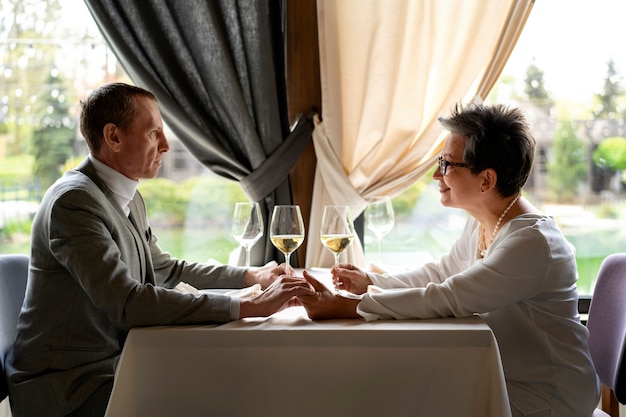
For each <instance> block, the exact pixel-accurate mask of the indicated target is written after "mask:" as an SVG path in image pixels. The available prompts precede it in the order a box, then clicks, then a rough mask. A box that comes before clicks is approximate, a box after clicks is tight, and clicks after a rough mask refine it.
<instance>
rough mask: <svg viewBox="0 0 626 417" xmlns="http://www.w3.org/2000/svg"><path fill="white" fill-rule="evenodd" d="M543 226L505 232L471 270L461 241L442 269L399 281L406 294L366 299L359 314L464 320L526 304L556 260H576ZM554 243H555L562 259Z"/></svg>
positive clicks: (378, 293)
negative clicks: (507, 307)
mask: <svg viewBox="0 0 626 417" xmlns="http://www.w3.org/2000/svg"><path fill="white" fill-rule="evenodd" d="M511 223H512V222H509V223H507V226H511ZM542 223H543V222H542V221H541V220H540V221H533V223H532V225H530V226H525V227H507V229H506V231H507V232H508V233H503V232H505V229H504V228H503V230H501V233H500V235H499V236H498V237H497V238H496V241H494V243H493V248H492V249H493V250H492V252H491V253H490V254H489V255H488V257H487V258H485V259H483V260H476V259H475V261H474V262H473V263H470V264H468V263H467V261H468V258H467V256H468V255H469V253H468V252H467V251H466V250H465V251H464V250H463V249H462V248H463V244H462V239H460V240H459V241H457V243H456V244H455V248H454V249H453V251H452V252H451V253H450V254H449V255H447V256H446V257H445V258H443V259H442V260H441V261H440V262H439V264H429V265H426V266H425V267H424V268H421V269H419V270H416V271H413V272H412V273H407V274H404V275H402V276H398V277H396V278H395V279H397V280H402V281H403V282H405V283H406V285H405V286H404V288H398V287H396V288H393V289H390V290H378V291H370V292H368V293H367V294H365V295H364V297H363V300H362V301H361V303H360V304H359V306H358V308H357V311H358V313H359V314H360V315H362V316H363V317H364V318H365V319H366V320H376V319H389V318H395V319H409V318H435V317H449V316H456V317H464V316H470V315H472V314H474V313H484V312H489V311H493V310H496V309H498V308H501V307H503V306H506V305H508V304H511V303H515V302H518V301H521V300H525V299H528V298H530V297H532V296H534V295H536V294H537V293H539V292H540V291H541V288H542V286H543V284H544V281H545V280H546V277H547V276H548V275H549V273H550V268H551V267H553V257H554V256H555V255H558V256H559V257H563V259H570V258H571V257H573V256H574V254H573V253H572V251H571V249H570V248H569V246H568V245H566V244H559V243H558V242H561V241H564V239H563V238H562V236H560V232H559V231H558V229H556V228H547V229H546V228H545V227H544V228H542V227H541V224H542ZM511 229H514V230H511ZM466 232H467V229H466ZM470 235H471V234H470ZM463 236H466V237H467V236H468V235H467V233H464V234H463ZM550 242H556V243H557V245H556V248H557V249H559V251H558V253H555V252H554V248H552V247H551V244H550ZM465 246H466V247H470V246H471V245H465ZM474 257H475V255H474ZM555 264H560V265H571V263H568V262H560V263H555ZM465 265H467V267H465V268H463V267H464V266H465ZM450 272H452V273H451V274H449V275H448V273H450ZM567 272H569V273H573V274H575V271H569V270H568V271H567ZM394 282H395V281H394ZM424 283H425V285H423V284H424ZM414 284H422V285H419V286H417V285H414Z"/></svg>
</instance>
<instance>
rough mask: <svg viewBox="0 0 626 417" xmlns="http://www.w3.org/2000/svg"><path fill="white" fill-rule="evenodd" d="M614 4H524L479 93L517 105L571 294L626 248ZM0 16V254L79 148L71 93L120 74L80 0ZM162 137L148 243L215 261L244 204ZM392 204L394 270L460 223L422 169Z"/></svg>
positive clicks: (431, 252) (41, 1)
mask: <svg viewBox="0 0 626 417" xmlns="http://www.w3.org/2000/svg"><path fill="white" fill-rule="evenodd" d="M622 3H623V2H622V0H601V1H597V2H593V3H590V2H588V1H586V0H551V1H544V2H536V3H535V6H534V9H533V11H532V13H531V15H530V18H529V20H528V23H527V25H526V28H525V30H524V32H523V33H522V35H521V37H520V39H519V42H518V44H517V47H516V49H515V50H514V51H513V53H512V55H511V57H510V60H509V63H508V64H507V66H506V68H505V69H504V72H503V74H502V76H501V78H500V80H499V81H498V83H497V85H496V86H495V87H494V89H493V91H492V92H491V94H490V96H489V98H488V99H487V101H491V102H504V103H511V104H514V105H519V106H521V107H523V108H524V109H525V111H526V112H527V114H528V115H529V118H530V119H531V121H532V123H533V126H534V127H535V130H536V134H537V139H538V148H537V155H536V164H535V169H534V172H533V174H532V176H531V178H530V180H529V182H528V184H527V187H526V188H525V190H524V193H525V195H526V196H527V197H529V199H530V200H531V201H532V202H533V203H534V204H536V205H537V206H538V207H539V208H541V209H542V210H543V211H544V212H545V213H547V214H551V215H554V216H555V217H556V219H557V220H558V222H559V224H560V225H561V227H562V229H563V231H564V233H565V235H566V237H567V238H568V239H569V240H570V241H571V242H572V243H573V244H574V245H575V246H576V250H577V256H578V266H579V275H580V285H579V288H580V291H581V292H583V293H590V292H591V291H592V290H593V280H594V278H595V275H596V274H597V271H598V267H599V264H600V262H601V261H602V259H603V258H604V257H605V256H606V255H608V254H609V253H612V252H619V251H624V250H625V249H626V236H625V234H626V231H625V230H626V228H625V227H623V225H624V222H625V221H626V214H625V213H624V209H625V208H626V206H625V204H624V191H625V188H626V186H625V185H624V182H623V181H622V180H623V178H622V176H623V173H624V169H626V161H621V160H619V159H618V160H614V158H611V157H610V156H611V155H616V154H618V152H617V151H618V150H619V149H621V148H620V147H621V146H623V145H621V141H620V140H609V139H612V138H624V137H626V132H625V131H624V130H625V129H626V127H625V126H624V125H625V122H624V119H625V117H626V107H624V104H625V103H626V96H625V95H624V93H623V91H624V90H623V86H624V84H623V81H622V75H621V74H622V71H623V70H624V68H625V66H626V52H624V50H623V48H622V46H621V40H622V39H624V38H625V37H626V36H625V35H626V33H624V32H625V31H626V26H625V25H623V24H622V22H621V21H620V20H619V19H620V18H621V16H624V15H625V14H626V10H625V9H626V4H622ZM56 5H58V7H57V6H56ZM46 6H47V7H46ZM14 16H17V18H16V19H15V20H13V17H14ZM0 19H2V23H1V24H0V57H1V61H0V79H1V80H2V82H1V83H0V251H1V252H19V253H28V251H29V235H28V233H29V221H30V219H31V218H32V215H33V211H34V208H35V207H36V204H37V203H38V201H39V199H40V198H41V195H42V194H43V191H44V190H45V189H46V188H47V186H48V185H49V184H50V183H51V181H53V180H54V179H55V178H56V177H58V176H59V175H60V174H61V172H62V171H63V170H64V169H67V168H69V167H72V166H75V165H76V164H77V163H78V162H79V161H80V160H81V159H82V158H83V157H84V156H85V155H86V149H85V146H84V143H83V141H82V138H81V137H80V134H79V133H78V131H77V121H78V114H79V108H78V105H77V103H78V100H79V99H80V98H81V97H83V96H84V95H85V94H86V93H87V92H88V91H89V90H90V89H93V88H94V87H96V86H98V85H100V84H102V83H104V82H110V81H114V80H122V81H128V79H127V77H126V75H125V74H124V73H123V71H122V70H121V68H120V66H119V64H118V63H117V61H116V59H115V57H114V56H113V54H112V53H111V52H110V51H109V50H108V48H107V47H106V45H105V43H104V41H103V39H102V37H101V35H100V33H99V32H98V30H97V28H96V26H95V23H94V22H93V20H92V18H91V16H90V15H89V12H88V11H87V8H86V6H85V4H84V3H83V2H76V1H73V0H59V1H58V3H57V2H53V1H46V0H32V1H28V2H26V1H22V0H5V1H3V2H2V3H1V4H0ZM555 22H558V25H556V24H555ZM581 28H585V30H582V29H581ZM42 132H44V133H45V135H44V134H43V133H42ZM52 133H54V135H53V134H52ZM38 135H39V136H38ZM44 136H45V137H46V138H48V139H47V140H46V142H45V146H50V145H51V148H49V149H50V152H39V153H37V150H38V149H46V148H44V147H43V145H42V144H41V143H39V144H38V143H36V142H34V141H36V140H37V138H38V137H44ZM49 138H54V139H53V140H52V141H51V140H50V139H49ZM168 138H169V139H170V142H171V151H170V152H169V153H168V154H167V155H166V157H167V160H166V162H165V164H164V166H163V168H162V171H161V173H160V178H157V179H155V180H153V181H146V182H145V183H144V184H142V186H141V190H142V193H143V194H144V196H145V197H146V199H147V200H148V208H149V211H150V216H151V220H152V222H153V223H154V226H155V230H156V233H157V235H158V236H159V237H160V242H161V245H162V246H163V247H164V248H166V249H167V250H169V251H171V252H172V253H173V254H174V255H176V256H180V257H184V258H186V259H190V260H197V261H204V260H206V259H207V258H208V257H213V258H215V259H217V260H218V261H220V262H228V260H229V257H230V256H231V252H232V251H233V250H234V249H235V248H236V246H237V245H236V242H235V241H234V239H233V238H232V237H231V236H230V217H231V213H232V207H233V205H234V203H235V202H236V201H240V200H245V199H246V198H245V196H244V195H243V193H242V192H241V190H240V189H239V186H238V185H237V184H236V183H234V182H231V181H228V180H225V179H222V178H220V177H218V176H216V175H214V174H212V173H210V172H209V171H208V170H207V169H206V168H204V167H202V166H201V165H200V164H199V163H198V162H197V161H196V160H195V159H193V157H191V156H190V155H189V153H188V152H187V151H186V149H185V148H184V146H183V145H182V144H180V142H178V141H177V140H176V138H175V137H174V135H173V134H172V133H170V134H169V135H168ZM53 150H54V152H52V151H53ZM51 156H56V157H58V159H54V158H51ZM68 158H69V159H68ZM66 159H68V160H67V161H66ZM36 166H37V167H38V168H37V170H35V169H34V168H35V167H36ZM208 190H210V192H208ZM394 208H395V210H396V226H395V227H394V229H393V230H392V231H391V232H390V233H389V234H388V235H386V236H385V237H384V238H383V241H382V250H383V254H382V262H383V263H384V264H389V265H396V266H400V267H409V266H415V265H418V264H420V263H422V262H423V261H427V260H432V259H437V258H438V257H440V256H441V255H442V254H444V253H446V252H447V251H448V249H449V248H450V246H451V245H452V243H453V242H454V240H455V239H456V237H457V236H458V235H459V234H460V231H461V229H462V227H463V225H464V223H465V221H466V219H467V214H466V213H465V212H463V211H462V210H456V209H449V208H444V207H442V206H441V204H440V202H439V193H438V191H437V188H436V184H435V182H434V181H433V180H432V179H431V178H430V175H427V176H425V177H424V178H423V179H422V180H420V181H418V183H416V184H415V185H414V186H413V187H411V188H410V189H409V190H407V191H406V192H405V193H403V194H402V195H400V196H398V197H396V198H395V199H394ZM364 246H365V251H366V258H367V259H368V260H369V261H372V262H377V256H378V255H377V253H378V249H377V241H376V238H375V236H374V235H373V234H372V233H371V232H369V231H368V230H367V229H365V242H364Z"/></svg>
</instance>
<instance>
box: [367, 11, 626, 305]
mask: <svg viewBox="0 0 626 417" xmlns="http://www.w3.org/2000/svg"><path fill="white" fill-rule="evenodd" d="M624 13H626V4H624V3H623V2H620V1H619V0H604V1H599V2H593V3H590V2H588V1H584V0H551V1H542V2H535V5H534V7H533V11H532V13H531V15H530V17H529V20H528V22H527V24H526V26H525V28H524V32H523V33H522V35H521V37H520V39H519V41H518V43H517V45H516V48H515V50H514V51H513V53H512V55H511V57H510V59H509V61H508V63H507V66H506V68H505V69H504V71H503V73H502V75H501V77H500V79H499V81H498V83H497V84H496V86H495V87H494V89H493V90H492V92H491V94H490V96H489V97H488V99H487V100H486V101H487V102H500V103H506V104H511V105H516V106H520V107H522V108H523V109H524V110H525V112H526V113H527V115H528V117H529V119H530V120H531V122H532V124H533V126H534V129H535V133H536V137H537V141H538V144H537V145H538V146H537V155H536V158H535V167H534V171H533V173H532V175H531V178H530V179H529V182H528V183H527V186H526V187H525V189H524V195H525V196H527V197H528V198H529V199H530V200H531V201H532V202H533V203H534V204H535V205H536V206H537V207H539V208H540V209H541V210H542V211H543V212H544V213H546V214H549V215H553V216H554V217H555V218H556V219H557V221H558V223H559V225H560V227H561V228H562V230H563V233H564V234H565V236H566V238H567V239H568V240H569V241H570V242H571V243H572V244H573V245H574V246H575V247H576V254H577V262H578V271H579V282H578V288H579V292H580V293H582V294H590V293H591V292H592V291H593V283H594V280H595V277H596V275H597V272H598V268H599V266H600V262H601V261H602V260H603V259H604V257H606V256H607V255H608V254H610V253H613V252H623V251H625V250H626V228H625V227H624V224H625V221H626V213H625V212H624V209H625V208H626V205H625V204H624V201H625V200H624V196H625V194H624V192H625V190H626V185H625V183H624V173H625V171H624V169H626V160H623V159H619V158H614V159H611V158H610V157H608V156H606V155H607V154H608V155H618V154H619V152H621V151H622V150H623V149H625V148H624V144H623V143H624V142H626V139H624V138H625V137H626V131H625V130H626V127H625V122H624V119H625V118H626V107H625V104H626V95H625V94H624V91H625V90H624V89H623V88H624V84H623V78H622V73H623V72H622V71H624V69H625V68H626V52H625V51H624V49H623V46H622V39H624V37H625V35H626V27H625V26H624V25H623V22H622V21H621V20H620V19H621V16H623V15H624ZM557 23H558V24H557ZM582 28H584V30H582ZM611 138H621V139H624V140H623V141H621V140H612V141H611V140H610V139H611ZM610 142H613V144H612V145H609V144H608V143H610ZM603 148H604V149H605V153H599V152H598V151H599V150H600V149H603ZM598 155H600V156H598ZM598 158H599V159H598ZM416 187H417V188H418V190H417V194H418V195H417V197H416V198H413V197H410V198H408V197H407V196H408V195H410V194H415V193H416V189H411V190H409V191H407V192H406V193H405V194H403V195H401V196H399V197H397V198H395V199H394V207H396V208H397V211H398V212H399V213H398V214H397V225H396V227H395V228H394V229H393V230H392V231H391V232H390V233H389V234H388V235H387V236H386V237H385V238H384V239H383V251H384V254H383V263H388V264H392V265H401V266H411V265H415V264H416V263H418V262H420V261H422V260H427V259H436V258H438V257H439V256H440V255H441V254H442V253H445V252H447V249H448V248H449V247H450V245H451V243H452V241H453V240H454V238H456V236H458V235H459V233H460V231H461V227H462V224H463V222H464V220H463V216H464V214H463V213H459V212H457V211H454V210H451V209H447V208H443V207H441V205H440V204H439V199H438V193H437V192H436V189H435V185H434V182H433V181H432V180H431V179H430V178H423V179H422V180H421V181H420V183H419V184H417V185H416ZM420 187H422V188H421V190H422V191H421V192H420V191H419V188H420ZM365 240H366V241H365V247H366V256H367V258H368V259H369V260H371V261H374V260H375V259H376V253H377V248H376V239H375V237H374V236H373V235H372V234H371V233H370V232H368V231H367V229H366V232H365Z"/></svg>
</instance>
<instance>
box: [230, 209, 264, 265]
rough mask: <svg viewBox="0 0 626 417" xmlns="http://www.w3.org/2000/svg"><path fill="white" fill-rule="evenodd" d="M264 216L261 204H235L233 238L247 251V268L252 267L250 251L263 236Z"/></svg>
mask: <svg viewBox="0 0 626 417" xmlns="http://www.w3.org/2000/svg"><path fill="white" fill-rule="evenodd" d="M263 229H264V226H263V216H262V215H261V207H260V206H259V203H251V202H246V203H235V212H234V214H233V225H232V233H233V237H234V238H235V240H236V241H237V242H239V244H240V245H241V246H243V248H244V249H245V250H246V267H250V249H251V248H252V246H254V244H255V243H256V242H257V241H258V240H259V239H260V238H261V236H263Z"/></svg>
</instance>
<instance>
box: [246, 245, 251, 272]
mask: <svg viewBox="0 0 626 417" xmlns="http://www.w3.org/2000/svg"><path fill="white" fill-rule="evenodd" d="M246 268H250V247H246Z"/></svg>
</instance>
